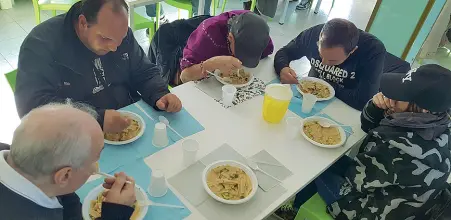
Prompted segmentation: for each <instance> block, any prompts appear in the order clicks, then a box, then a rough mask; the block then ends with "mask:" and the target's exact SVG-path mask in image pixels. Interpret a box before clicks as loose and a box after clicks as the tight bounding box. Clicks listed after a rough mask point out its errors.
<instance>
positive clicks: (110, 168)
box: [99, 101, 204, 173]
mask: <svg viewBox="0 0 451 220" xmlns="http://www.w3.org/2000/svg"><path fill="white" fill-rule="evenodd" d="M135 104H138V105H139V106H140V107H141V108H142V109H143V110H144V111H146V113H147V114H148V115H149V116H151V117H152V118H154V119H155V120H158V116H159V115H164V116H165V117H167V118H168V120H169V121H170V123H171V126H172V127H173V128H174V129H175V130H176V131H177V132H178V133H180V134H181V135H183V136H190V135H193V134H195V133H197V132H199V131H202V130H204V127H203V126H202V125H201V124H200V123H199V122H198V121H196V119H194V118H193V117H192V116H191V114H189V113H188V112H187V111H186V110H185V109H182V110H181V111H180V112H178V113H166V112H157V111H156V110H155V109H153V108H152V107H150V106H149V105H147V104H146V103H145V102H143V101H139V102H138V103H135ZM135 104H131V105H129V106H126V107H124V108H122V109H121V110H125V111H131V112H133V113H136V114H138V115H140V116H141V117H142V118H143V119H144V122H145V123H146V129H145V130H144V134H143V135H142V136H141V137H140V138H138V139H137V140H136V141H134V142H132V143H129V144H125V145H109V144H105V148H104V149H103V151H102V153H101V155H100V159H99V166H100V170H102V171H103V172H106V173H113V172H114V171H115V170H117V169H118V168H120V167H121V166H124V165H127V164H130V163H133V162H135V161H137V160H139V159H142V158H145V157H148V156H149V155H152V154H154V153H156V152H158V151H159V150H161V149H163V148H161V147H155V146H154V145H153V144H152V139H153V132H154V127H155V124H156V121H154V120H152V119H150V118H149V117H148V116H147V115H146V114H145V113H144V112H143V111H141V109H139V108H138V107H137V106H136V105H135ZM167 131H168V137H169V144H168V146H170V145H172V144H174V143H175V142H176V141H178V140H180V137H178V136H177V135H176V134H175V133H174V132H172V131H171V130H170V129H167Z"/></svg>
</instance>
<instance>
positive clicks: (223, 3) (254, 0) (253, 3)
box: [212, 0, 257, 13]
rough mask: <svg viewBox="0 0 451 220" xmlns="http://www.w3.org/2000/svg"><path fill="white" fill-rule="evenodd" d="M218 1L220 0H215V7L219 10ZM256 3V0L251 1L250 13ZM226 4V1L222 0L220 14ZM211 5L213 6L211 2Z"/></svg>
mask: <svg viewBox="0 0 451 220" xmlns="http://www.w3.org/2000/svg"><path fill="white" fill-rule="evenodd" d="M219 1H220V0H217V2H216V7H217V8H219ZM256 3H257V0H252V4H251V11H254V9H255V4H256ZM226 4H227V0H222V7H221V13H224V9H225V6H226ZM212 5H213V2H212ZM213 11H214V10H213Z"/></svg>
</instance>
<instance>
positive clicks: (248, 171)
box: [202, 160, 258, 205]
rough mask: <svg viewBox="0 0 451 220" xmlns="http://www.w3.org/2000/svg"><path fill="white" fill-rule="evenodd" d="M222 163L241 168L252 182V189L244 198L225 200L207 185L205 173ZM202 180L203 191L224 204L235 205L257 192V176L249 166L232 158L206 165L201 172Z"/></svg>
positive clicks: (247, 199)
mask: <svg viewBox="0 0 451 220" xmlns="http://www.w3.org/2000/svg"><path fill="white" fill-rule="evenodd" d="M222 165H230V166H233V167H238V168H240V169H242V170H243V171H244V172H245V173H246V174H247V175H248V176H249V178H250V179H251V182H252V191H251V193H250V194H249V195H248V196H247V197H246V198H244V199H240V200H226V199H223V198H221V197H219V196H217V195H216V194H214V193H213V192H212V191H211V190H210V188H209V187H208V185H207V175H208V173H210V171H211V170H212V169H214V168H216V167H218V166H222ZM202 182H203V185H204V189H205V191H207V193H208V194H209V195H210V196H211V197H213V198H214V199H216V200H218V201H219V202H222V203H225V204H231V205H236V204H241V203H245V202H247V201H249V200H250V199H252V197H254V195H255V193H256V192H257V189H258V180H257V176H256V175H255V173H254V172H253V171H252V170H251V168H249V167H248V166H246V165H244V164H242V163H239V162H237V161H233V160H220V161H216V162H214V163H212V164H210V165H208V166H207V167H206V168H205V169H204V172H203V173H202Z"/></svg>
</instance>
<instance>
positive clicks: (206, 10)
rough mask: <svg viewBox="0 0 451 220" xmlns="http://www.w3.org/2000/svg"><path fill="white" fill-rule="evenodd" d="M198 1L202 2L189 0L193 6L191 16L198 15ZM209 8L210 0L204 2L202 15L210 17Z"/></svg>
mask: <svg viewBox="0 0 451 220" xmlns="http://www.w3.org/2000/svg"><path fill="white" fill-rule="evenodd" d="M199 1H202V0H191V5H192V6H193V16H197V15H199V13H198V12H199ZM210 8H211V0H205V7H204V15H210Z"/></svg>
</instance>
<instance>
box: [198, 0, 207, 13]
mask: <svg viewBox="0 0 451 220" xmlns="http://www.w3.org/2000/svg"><path fill="white" fill-rule="evenodd" d="M204 8H205V0H199V9H198V11H197V13H198V15H203V14H204Z"/></svg>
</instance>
